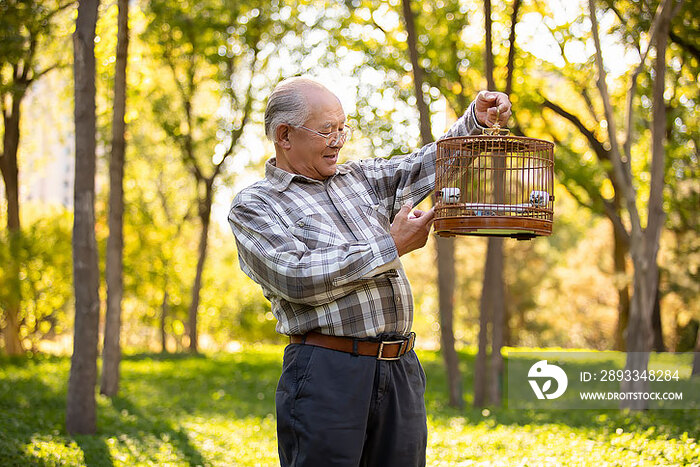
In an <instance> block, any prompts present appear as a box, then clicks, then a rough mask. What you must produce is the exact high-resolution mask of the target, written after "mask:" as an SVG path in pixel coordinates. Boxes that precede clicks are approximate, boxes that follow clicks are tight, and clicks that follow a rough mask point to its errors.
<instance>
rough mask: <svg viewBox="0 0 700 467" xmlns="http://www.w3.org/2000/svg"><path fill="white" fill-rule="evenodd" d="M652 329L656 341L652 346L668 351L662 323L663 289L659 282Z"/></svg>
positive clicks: (661, 350)
mask: <svg viewBox="0 0 700 467" xmlns="http://www.w3.org/2000/svg"><path fill="white" fill-rule="evenodd" d="M651 329H652V333H653V336H654V342H653V344H652V346H651V348H652V350H654V352H666V344H664V330H663V324H662V323H661V290H660V288H659V285H658V283H657V285H656V296H655V297H654V310H653V311H652V315H651Z"/></svg>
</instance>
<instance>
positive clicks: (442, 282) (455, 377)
mask: <svg viewBox="0 0 700 467" xmlns="http://www.w3.org/2000/svg"><path fill="white" fill-rule="evenodd" d="M402 6H403V16H404V23H405V25H406V33H407V35H408V51H409V55H410V59H411V66H412V69H413V87H414V92H415V95H416V104H417V107H418V115H419V117H420V134H421V142H422V143H423V145H426V144H430V143H432V142H433V132H432V128H431V124H430V109H429V108H428V104H427V103H426V102H425V96H424V95H423V82H424V80H423V68H422V67H421V66H420V63H419V62H418V48H417V46H416V44H417V41H418V38H417V34H416V27H415V24H414V17H413V10H411V1H410V0H403V2H402ZM435 249H436V254H437V262H438V278H437V281H438V302H439V304H438V307H439V314H440V345H441V347H440V350H441V353H442V357H443V360H444V362H445V368H446V370H447V386H448V391H449V404H450V405H451V406H453V407H462V406H463V405H464V399H463V397H462V389H461V388H462V376H461V374H460V371H459V359H458V357H457V351H456V350H455V345H454V343H455V338H454V326H453V323H454V319H453V316H454V288H455V283H454V281H455V266H454V240H453V239H447V238H445V239H442V238H438V239H437V241H436V242H435Z"/></svg>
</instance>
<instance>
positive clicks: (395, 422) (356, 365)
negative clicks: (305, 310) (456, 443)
mask: <svg viewBox="0 0 700 467" xmlns="http://www.w3.org/2000/svg"><path fill="white" fill-rule="evenodd" d="M424 393H425V373H424V372H423V368H422V367H421V365H420V362H419V361H418V357H417V356H416V354H415V352H413V351H410V352H408V353H407V354H406V355H404V356H403V357H402V358H401V359H399V360H395V361H380V360H377V359H376V358H374V357H365V356H353V355H351V354H349V353H344V352H338V351H335V350H329V349H325V348H321V347H314V346H311V345H304V344H290V345H288V346H287V348H286V349H285V351H284V363H283V369H282V376H281V377H280V381H279V384H278V386H277V393H276V397H275V402H276V405H277V441H278V447H279V456H280V464H281V465H282V466H283V467H286V466H295V467H299V466H313V467H325V466H363V467H364V466H377V467H380V466H381V467H392V466H402V467H407V466H424V465H425V448H426V444H427V437H428V429H427V425H426V413H425V402H424V399H423V396H424Z"/></svg>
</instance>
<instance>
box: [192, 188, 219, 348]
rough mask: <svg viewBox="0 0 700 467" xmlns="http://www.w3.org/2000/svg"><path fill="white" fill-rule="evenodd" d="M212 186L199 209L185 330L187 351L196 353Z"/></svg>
mask: <svg viewBox="0 0 700 467" xmlns="http://www.w3.org/2000/svg"><path fill="white" fill-rule="evenodd" d="M212 196H213V193H212V186H211V184H208V185H207V193H206V196H205V200H204V201H202V205H201V207H200V213H199V219H200V221H201V222H202V231H201V233H200V235H199V258H198V259H197V272H196V274H195V277H194V285H193V286H192V301H191V302H190V311H189V321H188V326H187V330H188V333H189V338H190V345H189V351H190V352H192V353H197V352H198V351H199V349H198V342H197V340H198V339H197V310H198V309H199V293H200V291H201V289H202V274H203V273H204V262H205V260H206V258H207V244H208V240H209V221H210V216H211V203H212Z"/></svg>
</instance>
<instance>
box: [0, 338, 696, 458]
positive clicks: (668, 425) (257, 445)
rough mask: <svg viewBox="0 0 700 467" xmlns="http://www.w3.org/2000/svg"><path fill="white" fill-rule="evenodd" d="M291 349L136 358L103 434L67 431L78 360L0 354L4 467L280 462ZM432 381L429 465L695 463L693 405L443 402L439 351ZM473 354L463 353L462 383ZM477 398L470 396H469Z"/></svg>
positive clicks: (429, 360)
mask: <svg viewBox="0 0 700 467" xmlns="http://www.w3.org/2000/svg"><path fill="white" fill-rule="evenodd" d="M281 357H282V348H281V347H278V346H260V345H258V346H251V347H245V348H243V349H242V350H241V351H240V352H237V353H233V354H215V355H209V356H199V357H193V356H169V357H161V356H155V355H151V354H141V355H130V356H126V357H125V358H124V360H123V367H122V380H121V392H120V395H119V396H118V397H116V398H114V399H108V398H105V397H102V396H99V397H98V432H97V434H96V435H94V436H74V437H71V436H68V435H67V434H66V433H65V430H64V424H63V419H64V407H65V390H66V388H65V386H66V381H67V376H68V370H69V360H68V359H67V358H57V357H44V356H34V357H22V358H13V359H8V358H4V359H2V360H0V464H2V465H90V466H103V465H104V466H112V465H113V466H133V465H178V466H179V465H183V466H184V465H204V466H214V465H221V466H223V465H232V464H233V465H241V466H248V465H250V466H253V465H275V464H277V462H278V460H277V447H276V439H275V415H274V410H275V409H274V396H275V386H276V384H277V379H278V377H279V374H280V371H281ZM420 358H421V361H422V362H423V366H424V368H425V371H426V374H427V377H428V388H427V391H426V405H427V409H428V414H429V418H428V428H429V438H428V443H429V444H428V453H427V457H428V465H431V466H440V465H445V466H449V465H464V464H482V465H588V464H589V463H590V461H591V460H592V459H595V461H596V462H597V463H600V464H602V465H620V466H622V465H633V464H636V465H654V466H661V465H697V464H693V463H694V462H695V463H696V462H697V459H698V458H699V457H698V456H700V447H699V446H698V443H697V440H696V439H694V438H693V436H696V435H697V433H699V432H700V425H698V418H697V416H696V413H695V412H694V411H683V410H668V411H647V412H643V413H630V412H623V411H615V410H606V411H594V410H572V411H533V410H508V409H503V408H490V409H486V410H481V409H472V408H467V409H465V410H462V411H458V410H455V409H450V408H447V407H446V406H445V403H446V401H445V396H444V395H445V394H446V393H447V389H446V384H447V383H446V377H445V374H444V369H443V365H442V362H441V357H440V355H439V354H438V353H435V352H421V353H420ZM473 364H474V355H473V354H471V353H469V354H466V353H462V354H460V365H461V366H462V367H463V369H464V371H463V373H462V374H463V375H464V377H465V381H464V387H472V384H471V383H472V382H471V378H472V377H473V376H472V373H471V370H472V369H473ZM467 400H468V401H470V400H471V395H470V394H468V395H467Z"/></svg>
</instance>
